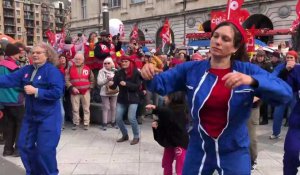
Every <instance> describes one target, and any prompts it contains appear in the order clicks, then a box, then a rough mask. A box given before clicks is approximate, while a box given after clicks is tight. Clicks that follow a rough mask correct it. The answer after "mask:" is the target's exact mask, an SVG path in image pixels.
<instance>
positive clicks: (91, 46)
mask: <svg viewBox="0 0 300 175" xmlns="http://www.w3.org/2000/svg"><path fill="white" fill-rule="evenodd" d="M96 43H97V34H96V33H95V32H91V33H90V35H89V38H88V40H87V42H86V43H85V44H84V57H85V60H84V64H85V65H87V66H88V67H89V68H90V69H91V70H92V71H93V73H94V74H97V72H98V71H99V69H101V68H102V62H101V61H100V60H99V59H96V58H95V52H94V50H95V46H96Z"/></svg>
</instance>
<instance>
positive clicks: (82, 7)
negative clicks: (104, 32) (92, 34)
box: [81, 0, 86, 19]
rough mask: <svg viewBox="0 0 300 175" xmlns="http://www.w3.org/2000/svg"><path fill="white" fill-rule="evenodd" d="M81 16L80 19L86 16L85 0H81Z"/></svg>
mask: <svg viewBox="0 0 300 175" xmlns="http://www.w3.org/2000/svg"><path fill="white" fill-rule="evenodd" d="M81 16H82V19H85V18H86V0H81Z"/></svg>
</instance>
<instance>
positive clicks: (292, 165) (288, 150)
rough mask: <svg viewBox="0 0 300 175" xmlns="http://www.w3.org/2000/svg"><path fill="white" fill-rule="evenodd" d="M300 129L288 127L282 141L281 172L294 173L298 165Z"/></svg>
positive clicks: (289, 174)
mask: <svg viewBox="0 0 300 175" xmlns="http://www.w3.org/2000/svg"><path fill="white" fill-rule="evenodd" d="M299 134H300V129H298V128H289V130H288V132H287V134H286V138H285V142H284V156H283V174H284V175H296V174H297V172H298V167H299V166H300V161H299V151H300V138H299Z"/></svg>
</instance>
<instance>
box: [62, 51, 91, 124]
mask: <svg viewBox="0 0 300 175" xmlns="http://www.w3.org/2000/svg"><path fill="white" fill-rule="evenodd" d="M65 79H66V86H67V89H69V91H70V92H71V103H72V110H73V127H72V129H73V130H76V129H77V128H78V126H79V124H80V116H79V108H80V104H81V105H82V109H83V128H84V130H88V128H89V125H90V101H91V94H90V89H92V88H93V87H94V86H95V78H94V74H93V72H92V71H91V69H90V68H89V67H88V66H86V65H85V64H84V55H83V53H80V52H78V53H77V54H76V55H75V57H74V65H72V66H71V67H70V68H69V69H68V71H67V72H66V76H65Z"/></svg>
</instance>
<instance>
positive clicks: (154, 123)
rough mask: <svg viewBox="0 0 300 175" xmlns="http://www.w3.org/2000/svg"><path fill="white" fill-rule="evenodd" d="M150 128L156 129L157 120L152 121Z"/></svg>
mask: <svg viewBox="0 0 300 175" xmlns="http://www.w3.org/2000/svg"><path fill="white" fill-rule="evenodd" d="M151 125H152V128H154V129H156V128H157V127H158V123H157V121H154V122H152V124H151Z"/></svg>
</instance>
